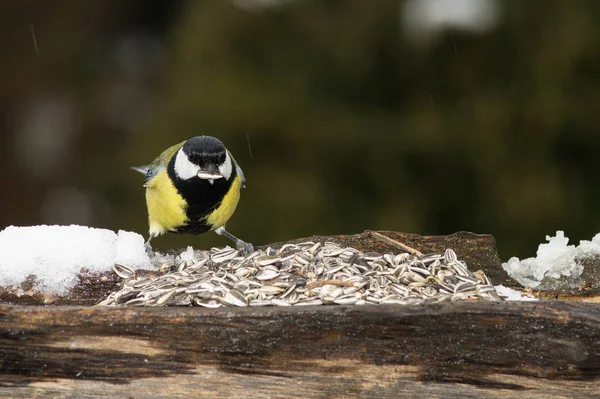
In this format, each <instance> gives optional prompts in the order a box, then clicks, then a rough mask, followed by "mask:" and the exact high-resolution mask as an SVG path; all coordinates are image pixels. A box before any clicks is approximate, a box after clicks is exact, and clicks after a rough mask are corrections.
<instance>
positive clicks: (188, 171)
mask: <svg viewBox="0 0 600 399" xmlns="http://www.w3.org/2000/svg"><path fill="white" fill-rule="evenodd" d="M232 169H233V163H232V161H231V158H230V157H229V154H228V153H227V149H226V148H225V145H224V144H223V143H222V142H221V140H219V139H217V138H214V137H211V136H198V137H193V138H191V139H189V140H188V141H186V142H185V144H183V147H181V150H179V151H178V152H177V153H176V155H175V165H174V170H175V173H176V174H177V177H179V178H180V179H182V180H189V179H193V178H196V177H197V178H200V179H204V180H210V181H214V180H217V179H222V178H224V179H225V180H228V179H229V178H230V177H231V173H232Z"/></svg>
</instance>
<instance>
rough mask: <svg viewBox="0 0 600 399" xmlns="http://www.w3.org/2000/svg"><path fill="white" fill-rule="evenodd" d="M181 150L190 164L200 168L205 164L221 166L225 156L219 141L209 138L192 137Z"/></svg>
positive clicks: (223, 146)
mask: <svg viewBox="0 0 600 399" xmlns="http://www.w3.org/2000/svg"><path fill="white" fill-rule="evenodd" d="M182 149H183V152H184V153H185V155H187V157H188V159H189V160H190V162H191V163H193V164H195V165H198V166H200V167H202V166H204V165H206V164H213V165H221V164H223V163H224V162H225V156H226V154H227V150H226V149H225V145H224V144H223V143H222V142H221V140H219V139H217V138H215V137H211V136H198V137H193V138H191V139H189V140H188V141H186V142H185V144H184V145H183V148H182Z"/></svg>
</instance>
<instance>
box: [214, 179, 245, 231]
mask: <svg viewBox="0 0 600 399" xmlns="http://www.w3.org/2000/svg"><path fill="white" fill-rule="evenodd" d="M241 188H242V178H241V177H240V175H239V174H236V175H235V178H234V179H233V182H231V187H230V188H229V191H228V192H227V194H225V197H223V200H222V201H221V203H220V204H219V206H218V207H217V208H216V209H215V210H214V211H212V212H211V213H210V214H209V215H208V216H207V218H206V222H207V224H208V225H209V226H210V227H211V229H212V230H214V229H216V228H219V227H221V226H224V225H225V223H227V221H228V220H229V218H231V215H233V212H235V208H237V204H238V202H239V201H240V190H241Z"/></svg>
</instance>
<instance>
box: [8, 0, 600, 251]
mask: <svg viewBox="0 0 600 399" xmlns="http://www.w3.org/2000/svg"><path fill="white" fill-rule="evenodd" d="M599 20H600V2H598V1H595V0H589V1H584V0H573V1H569V0H562V1H557V0H556V1H552V0H528V1H523V0H506V1H502V0H407V1H391V0H389V1H388V0H369V1H366V0H343V1H341V0H340V1H335V0H323V1H316V0H231V1H225V0H219V1H167V0H163V1H147V0H127V1H124V0H86V1H76V0H72V1H59V0H57V1H52V2H47V1H42V0H39V1H26V0H19V1H17V0H4V1H2V2H0V33H1V34H0V43H1V45H0V48H1V49H2V51H1V53H0V54H1V57H2V59H1V62H0V72H1V73H0V88H1V90H0V118H1V119H0V120H2V122H3V123H2V125H1V129H2V134H1V136H0V140H1V142H0V145H1V148H2V149H3V154H2V155H3V156H2V158H1V160H0V162H1V167H0V177H1V178H2V182H3V185H2V195H0V227H5V226H7V225H10V224H14V225H29V224H41V223H46V224H54V223H59V224H70V223H77V224H86V225H90V226H96V227H104V228H110V229H115V230H116V229H126V230H133V231H137V232H139V233H142V234H143V235H144V236H147V224H146V209H145V200H144V191H143V188H142V182H143V177H142V176H141V175H139V174H137V173H136V172H133V171H131V170H129V169H128V167H129V166H130V165H141V164H147V163H149V162H150V161H152V159H153V158H154V157H155V156H157V155H158V154H159V153H160V152H161V151H162V150H163V149H165V148H166V147H168V146H169V145H171V144H174V143H177V142H178V141H181V140H183V139H185V138H189V137H192V136H195V135H200V134H209V135H214V136H217V137H219V138H220V139H221V140H222V141H223V142H224V143H225V144H226V145H227V146H228V148H229V149H230V150H231V151H232V153H233V154H234V155H235V156H236V158H237V160H238V162H239V163H240V164H241V166H242V168H243V169H244V171H245V173H246V176H247V179H248V187H247V188H246V189H245V190H244V191H243V193H242V199H241V202H240V205H239V207H238V210H237V212H236V214H235V215H234V217H233V218H232V220H231V221H230V222H229V223H228V226H227V227H228V229H229V230H230V231H231V232H232V233H233V234H236V235H238V236H239V237H240V238H243V239H244V240H246V241H250V242H252V243H254V244H258V245H260V244H266V243H270V242H274V241H283V240H287V239H291V238H296V237H303V236H310V235H313V234H318V235H328V234H339V233H357V232H361V231H363V230H365V229H384V230H396V231H402V232H410V233H418V234H427V235H429V234H447V233H453V232H456V231H459V230H468V231H473V232H477V233H490V234H493V235H494V236H495V237H496V239H497V241H498V248H499V252H500V255H501V257H502V258H503V260H506V259H508V257H510V256H513V255H515V256H520V257H523V256H532V255H534V253H535V250H536V248H537V245H538V244H539V243H540V242H542V241H544V237H545V235H546V234H553V233H554V232H555V231H556V230H557V229H564V230H565V231H566V234H567V236H569V237H571V238H572V239H573V240H576V241H578V240H580V239H590V238H591V237H592V236H593V235H594V234H595V233H597V232H598V231H599V229H598V220H599V216H600V215H599V213H600V207H599V206H598V204H599V202H600V185H599V184H598V182H597V180H598V179H597V177H596V176H597V169H598V167H597V164H596V159H597V158H598V155H597V154H598V151H599V150H600V135H599V134H598V133H599V130H600V129H599V128H600V90H599V86H598V84H599V83H600V24H598V21H599ZM189 244H193V245H195V246H199V247H209V246H212V245H224V244H229V242H228V241H227V240H226V239H224V238H221V237H218V236H216V235H215V234H206V235H202V236H196V237H194V236H174V235H171V236H168V237H163V238H159V239H156V240H155V241H154V245H155V247H156V248H169V247H173V246H181V245H189Z"/></svg>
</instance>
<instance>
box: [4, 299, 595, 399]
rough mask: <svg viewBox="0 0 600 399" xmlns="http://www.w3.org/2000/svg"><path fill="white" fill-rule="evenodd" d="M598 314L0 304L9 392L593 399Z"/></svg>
mask: <svg viewBox="0 0 600 399" xmlns="http://www.w3.org/2000/svg"><path fill="white" fill-rule="evenodd" d="M599 376H600V308H599V307H598V306H597V305H594V304H586V303H568V302H516V303H510V302H460V303H442V304H436V305H427V306H397V305H367V306H335V307H334V306H329V307H326V306H319V307H310V308H279V307H272V308H244V309H230V308H228V309H217V310H215V309H204V308H144V309H140V308H117V309H115V308H104V307H86V308H77V307H20V306H0V396H1V397H13V398H32V397H53V398H60V397H78V398H100V397H102V398H120V397H133V398H159V397H160V398H166V397H169V398H189V397H211V398H232V397H243V398H283V397H286V398H295V397H297V398H313V397H315V398H341V397H363V398H398V397H407V398H414V397H427V398H465V397H472V398H480V397H498V398H522V397H523V395H525V396H527V397H535V398H550V397H552V398H554V397H590V398H591V397H597V393H598V392H600V380H599V379H598V377H599Z"/></svg>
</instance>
